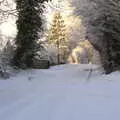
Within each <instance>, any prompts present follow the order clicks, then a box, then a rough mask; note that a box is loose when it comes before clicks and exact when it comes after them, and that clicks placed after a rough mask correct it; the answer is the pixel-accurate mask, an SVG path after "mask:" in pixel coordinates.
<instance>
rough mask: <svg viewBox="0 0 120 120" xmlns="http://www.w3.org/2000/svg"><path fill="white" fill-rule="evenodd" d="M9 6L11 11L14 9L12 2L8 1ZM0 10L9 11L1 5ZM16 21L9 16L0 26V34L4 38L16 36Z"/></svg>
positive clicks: (11, 0)
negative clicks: (4, 36)
mask: <svg viewBox="0 0 120 120" xmlns="http://www.w3.org/2000/svg"><path fill="white" fill-rule="evenodd" d="M8 3H9V6H10V8H11V9H15V7H16V6H15V3H14V2H13V0H8ZM2 9H9V8H8V7H5V5H4V4H3V6H2ZM15 22H16V19H15V17H13V16H10V17H9V18H8V19H7V20H6V21H5V22H4V23H3V24H1V25H0V32H1V33H2V34H4V35H6V36H13V35H15V34H16V26H15Z"/></svg>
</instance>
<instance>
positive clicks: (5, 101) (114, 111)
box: [0, 64, 120, 120]
mask: <svg viewBox="0 0 120 120" xmlns="http://www.w3.org/2000/svg"><path fill="white" fill-rule="evenodd" d="M91 67H92V68H93V69H94V70H93V72H92V74H91V77H90V79H88V76H89V73H90V72H89V68H91ZM0 120H120V73H119V72H115V73H112V74H111V75H104V74H102V72H100V70H97V69H96V67H95V66H92V65H77V64H76V65H72V64H71V65H60V66H55V67H52V68H50V69H49V70H28V71H22V72H20V73H19V74H17V75H16V76H14V77H11V78H10V79H9V80H0Z"/></svg>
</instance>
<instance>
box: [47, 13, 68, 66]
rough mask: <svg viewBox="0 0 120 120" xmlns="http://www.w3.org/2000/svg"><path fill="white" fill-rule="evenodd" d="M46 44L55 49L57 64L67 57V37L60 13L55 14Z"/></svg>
mask: <svg viewBox="0 0 120 120" xmlns="http://www.w3.org/2000/svg"><path fill="white" fill-rule="evenodd" d="M48 42H49V44H51V45H54V46H55V47H56V48H57V50H58V51H57V62H58V64H60V62H61V59H60V58H61V57H62V59H63V60H65V59H66V57H67V35H66V26H65V22H64V19H63V17H62V15H61V14H60V12H57V13H55V15H54V17H53V23H52V26H51V29H50V33H49V35H48Z"/></svg>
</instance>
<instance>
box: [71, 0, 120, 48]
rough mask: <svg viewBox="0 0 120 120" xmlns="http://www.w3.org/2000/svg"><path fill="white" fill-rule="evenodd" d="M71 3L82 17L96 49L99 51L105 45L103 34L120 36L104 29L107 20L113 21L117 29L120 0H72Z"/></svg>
mask: <svg viewBox="0 0 120 120" xmlns="http://www.w3.org/2000/svg"><path fill="white" fill-rule="evenodd" d="M71 3H72V5H73V6H74V7H75V13H76V15H81V16H82V18H83V21H84V25H85V27H86V28H87V36H88V37H89V39H90V41H91V42H92V43H93V44H94V45H96V48H98V49H99V48H101V47H102V46H103V45H104V44H103V43H104V42H103V41H102V38H103V32H106V31H107V32H110V33H112V34H113V35H114V36H115V37H117V36H119V35H118V32H115V31H112V29H110V28H108V29H107V28H105V27H104V23H105V19H107V21H108V22H109V21H113V22H112V23H111V24H114V27H115V28H116V29H117V27H118V23H119V20H120V16H119V13H120V2H119V0H71ZM106 16H107V18H105V17H106ZM115 23H116V24H115Z"/></svg>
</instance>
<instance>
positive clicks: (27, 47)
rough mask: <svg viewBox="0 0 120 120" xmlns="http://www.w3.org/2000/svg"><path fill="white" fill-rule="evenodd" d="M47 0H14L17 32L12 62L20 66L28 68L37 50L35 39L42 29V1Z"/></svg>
mask: <svg viewBox="0 0 120 120" xmlns="http://www.w3.org/2000/svg"><path fill="white" fill-rule="evenodd" d="M44 1H47V0H16V9H17V11H18V20H17V21H16V24H17V29H18V33H17V36H16V46H17V48H16V52H15V56H14V59H13V64H14V65H15V66H17V67H20V68H29V67H31V66H32V65H33V59H34V56H35V52H36V50H37V46H38V45H37V40H38V39H39V37H40V33H41V32H42V31H43V28H42V18H41V15H42V13H43V2H44Z"/></svg>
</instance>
